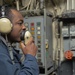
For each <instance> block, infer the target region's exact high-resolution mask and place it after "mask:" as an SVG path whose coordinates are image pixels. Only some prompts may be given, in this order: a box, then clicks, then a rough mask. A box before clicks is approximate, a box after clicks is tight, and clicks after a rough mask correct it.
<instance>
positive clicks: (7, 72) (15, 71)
mask: <svg viewBox="0 0 75 75" xmlns="http://www.w3.org/2000/svg"><path fill="white" fill-rule="evenodd" d="M12 51H13V58H14V59H13V61H14V63H13V62H12V60H11V57H10V54H9V51H8V47H7V43H6V41H5V40H4V38H2V37H1V36H0V75H39V68H38V64H37V60H36V58H35V57H34V56H32V55H30V54H26V55H25V60H24V61H23V62H21V61H20V58H21V56H20V54H19V53H18V51H17V50H14V48H12Z"/></svg>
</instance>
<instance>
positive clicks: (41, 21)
mask: <svg viewBox="0 0 75 75" xmlns="http://www.w3.org/2000/svg"><path fill="white" fill-rule="evenodd" d="M24 24H25V26H26V28H27V29H26V30H29V31H30V32H31V34H32V36H33V38H34V42H35V44H36V45H37V47H38V52H37V55H36V58H37V62H38V65H39V70H40V75H49V74H50V73H51V72H53V70H54V67H53V48H52V47H53V46H52V45H53V44H52V18H51V17H50V16H47V15H46V16H33V17H25V18H24Z"/></svg>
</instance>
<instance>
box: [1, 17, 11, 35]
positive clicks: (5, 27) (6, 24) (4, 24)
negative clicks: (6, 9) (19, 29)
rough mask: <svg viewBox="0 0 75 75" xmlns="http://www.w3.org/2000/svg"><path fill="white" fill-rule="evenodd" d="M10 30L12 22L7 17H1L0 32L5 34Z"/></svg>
mask: <svg viewBox="0 0 75 75" xmlns="http://www.w3.org/2000/svg"><path fill="white" fill-rule="evenodd" d="M11 30H12V24H11V22H10V20H9V19H7V18H1V19H0V33H4V34H7V33H9V32H10V31H11Z"/></svg>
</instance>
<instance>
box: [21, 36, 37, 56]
mask: <svg viewBox="0 0 75 75" xmlns="http://www.w3.org/2000/svg"><path fill="white" fill-rule="evenodd" d="M33 41H34V40H33V37H31V38H30V39H29V41H28V43H27V44H26V46H25V45H24V44H23V43H22V42H21V43H20V45H21V49H22V51H23V53H24V54H31V55H33V56H35V55H36V52H37V47H36V45H35V44H34V42H33Z"/></svg>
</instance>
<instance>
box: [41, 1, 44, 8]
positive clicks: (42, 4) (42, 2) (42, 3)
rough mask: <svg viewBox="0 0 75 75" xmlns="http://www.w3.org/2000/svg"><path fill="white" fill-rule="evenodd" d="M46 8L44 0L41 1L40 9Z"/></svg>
mask: <svg viewBox="0 0 75 75" xmlns="http://www.w3.org/2000/svg"><path fill="white" fill-rule="evenodd" d="M43 7H44V0H40V8H41V9H42V8H43Z"/></svg>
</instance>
